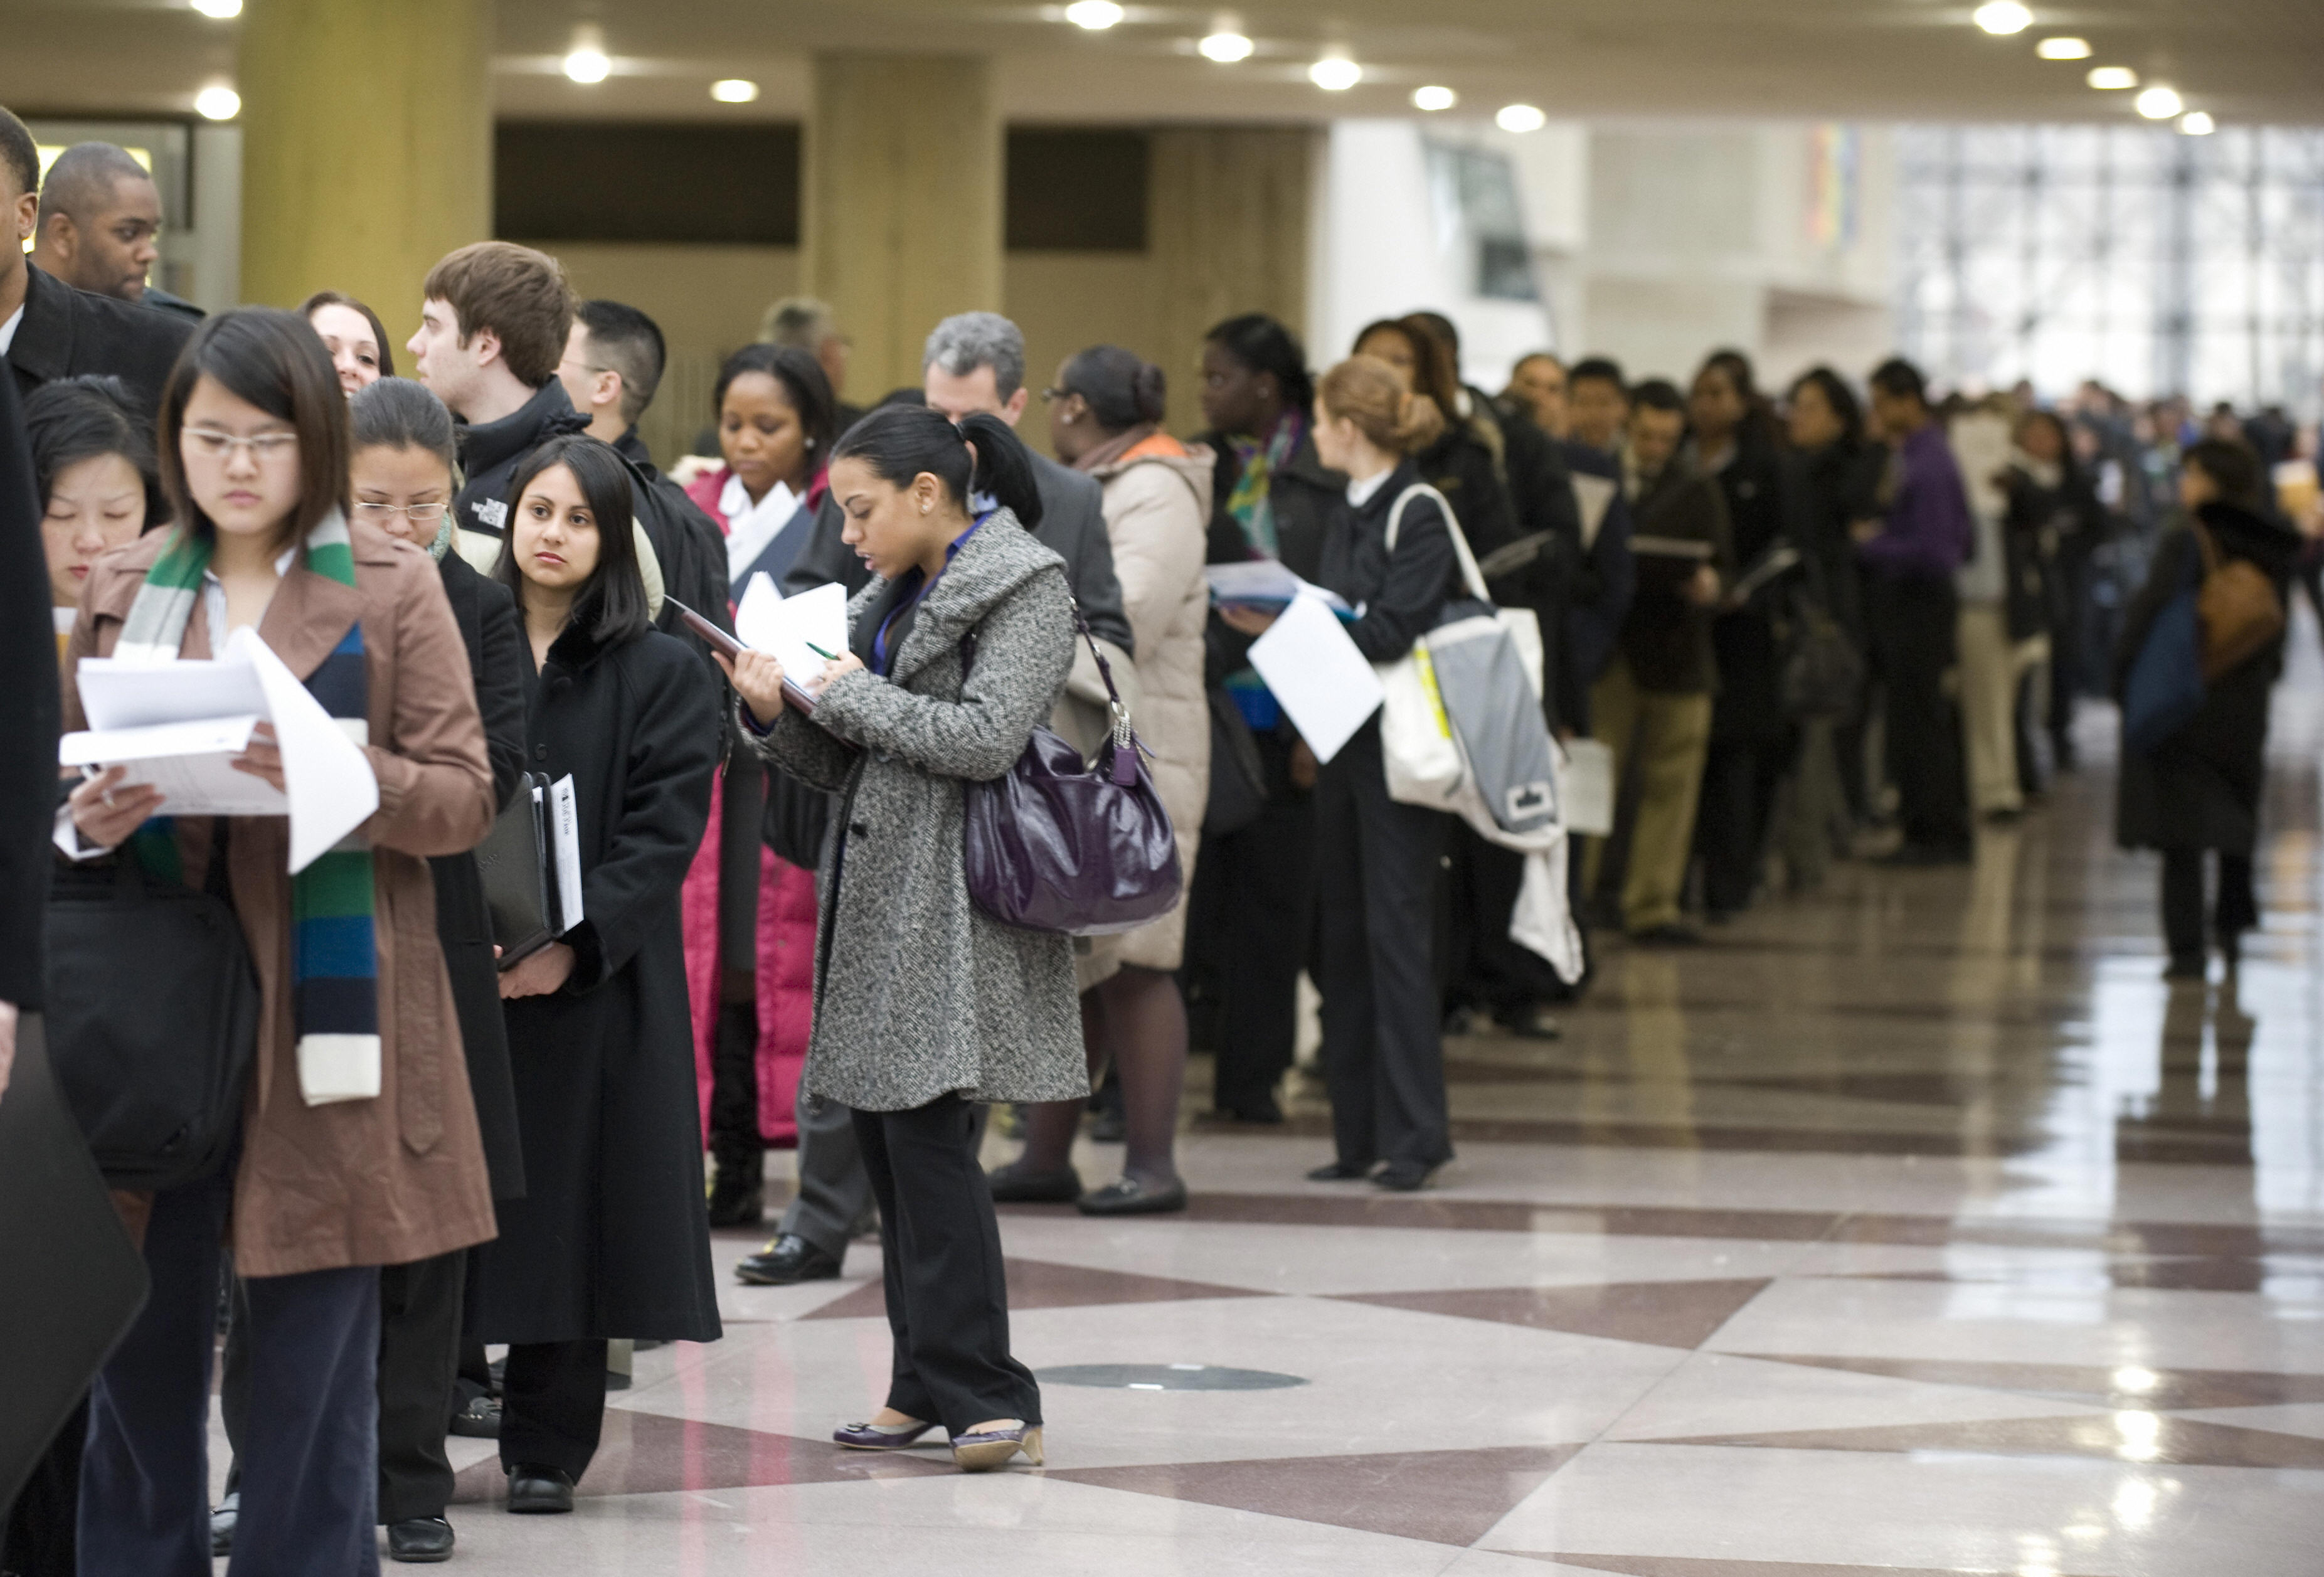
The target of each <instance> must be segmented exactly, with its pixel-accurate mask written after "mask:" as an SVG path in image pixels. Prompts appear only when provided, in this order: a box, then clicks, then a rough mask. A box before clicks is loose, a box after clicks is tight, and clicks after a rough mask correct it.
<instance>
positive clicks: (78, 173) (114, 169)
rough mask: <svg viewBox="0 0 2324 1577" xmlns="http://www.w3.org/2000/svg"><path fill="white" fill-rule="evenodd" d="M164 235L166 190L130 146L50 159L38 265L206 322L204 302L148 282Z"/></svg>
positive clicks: (70, 280)
mask: <svg viewBox="0 0 2324 1577" xmlns="http://www.w3.org/2000/svg"><path fill="white" fill-rule="evenodd" d="M160 243H161V189H160V188H159V187H157V186H155V185H154V184H153V178H152V176H151V175H148V174H147V173H146V172H145V167H144V166H143V165H142V164H140V163H138V162H137V161H136V160H135V159H134V158H133V157H131V155H130V152H129V150H127V149H126V148H119V147H115V145H114V144H113V143H74V144H73V145H72V146H71V147H69V148H68V149H66V150H65V151H64V152H61V153H60V154H58V155H57V159H56V162H55V163H53V164H51V165H50V166H49V177H48V179H47V180H44V181H42V183H41V217H40V230H39V234H38V237H37V239H36V241H35V242H34V244H33V246H32V263H33V266H34V267H36V268H39V269H41V270H42V272H46V273H50V274H53V275H54V276H55V277H56V278H58V279H60V280H62V281H65V283H67V284H69V285H70V286H72V287H73V288H74V289H75V290H79V291H89V292H91V293H92V294H95V295H99V296H112V297H114V298H115V299H116V300H123V301H131V302H134V303H136V304H138V305H140V306H144V307H151V308H152V309H154V310H155V311H157V312H167V313H169V314H171V315H172V316H174V317H178V318H184V319H185V320H186V321H187V322H189V323H199V322H200V321H201V320H202V309H200V308H199V307H197V306H195V305H194V304H193V303H192V302H191V301H188V300H181V299H180V298H179V297H176V296H173V295H171V294H170V292H169V291H165V290H162V289H161V287H160V286H158V285H152V284H148V283H147V282H146V280H145V274H146V271H147V270H149V269H151V268H152V266H153V264H154V262H155V261H156V260H157V259H158V258H160V256H161V244H160Z"/></svg>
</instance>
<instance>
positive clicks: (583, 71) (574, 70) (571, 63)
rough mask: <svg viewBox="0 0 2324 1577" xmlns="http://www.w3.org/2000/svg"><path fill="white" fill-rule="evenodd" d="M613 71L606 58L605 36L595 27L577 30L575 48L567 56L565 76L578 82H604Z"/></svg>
mask: <svg viewBox="0 0 2324 1577" xmlns="http://www.w3.org/2000/svg"><path fill="white" fill-rule="evenodd" d="M612 69H613V62H612V61H611V60H607V59H606V58H605V35H604V33H602V32H599V31H598V30H597V29H596V28H595V27H594V26H583V27H576V28H575V29H574V30H573V47H572V48H571V49H570V50H568V51H566V55H565V74H566V75H567V77H570V78H572V79H573V80H574V81H576V82H603V81H604V79H605V74H606V73H607V72H609V71H611V70H612Z"/></svg>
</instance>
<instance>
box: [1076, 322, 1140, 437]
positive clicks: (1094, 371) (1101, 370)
mask: <svg viewBox="0 0 2324 1577" xmlns="http://www.w3.org/2000/svg"><path fill="white" fill-rule="evenodd" d="M1058 382H1059V383H1060V384H1061V386H1062V388H1063V391H1064V392H1065V393H1067V394H1078V395H1080V396H1081V397H1082V399H1083V401H1085V402H1086V403H1087V404H1088V406H1089V408H1090V417H1091V420H1093V421H1095V422H1096V423H1097V425H1098V429H1099V430H1100V431H1102V432H1103V433H1104V434H1105V436H1106V437H1108V438H1112V437H1114V436H1115V435H1116V434H1119V433H1125V432H1128V431H1129V430H1130V429H1131V428H1133V427H1144V426H1147V425H1148V423H1151V422H1158V421H1160V420H1162V411H1163V401H1164V400H1165V398H1166V395H1167V383H1166V381H1165V379H1164V377H1163V374H1162V369H1161V368H1159V367H1157V366H1156V365H1155V364H1153V363H1152V362H1149V361H1148V360H1146V359H1145V358H1144V357H1142V356H1140V355H1138V354H1137V353H1136V352H1135V351H1127V350H1124V349H1122V348H1121V347H1120V346H1118V345H1094V346H1091V347H1090V348H1089V349H1087V350H1085V351H1084V352H1082V353H1081V354H1080V355H1077V356H1075V357H1074V359H1073V360H1071V361H1069V362H1067V363H1066V364H1065V375H1064V376H1063V377H1062V378H1060V379H1059V380H1058Z"/></svg>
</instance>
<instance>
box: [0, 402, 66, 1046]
mask: <svg viewBox="0 0 2324 1577" xmlns="http://www.w3.org/2000/svg"><path fill="white" fill-rule="evenodd" d="M54 629H55V626H54V625H53V624H51V622H49V568H48V560H47V558H46V557H45V555H44V554H43V553H42V548H41V501H40V499H39V497H38V496H36V495H35V494H34V493H33V492H32V452H31V449H30V447H28V446H27V445H26V443H25V441H24V419H23V411H22V410H20V409H19V407H18V405H17V402H16V390H15V386H14V383H11V382H10V381H9V380H8V379H6V378H0V1002H14V1003H16V1004H17V1005H18V1006H20V1007H22V1008H24V1009H25V1010H28V1011H29V1010H32V1009H36V1008H38V1007H39V1006H40V1005H41V1000H42V946H41V936H42V929H43V927H44V924H45V920H46V916H47V912H48V899H49V872H50V871H51V868H52V867H53V866H54V865H55V864H56V852H55V850H54V849H52V848H51V846H50V844H49V834H50V832H51V830H52V829H53V827H54V825H55V822H54V820H53V819H52V818H53V816H54V815H55V812H56V807H57V794H58V789H57V729H58V726H59V724H60V716H61V713H62V710H63V703H62V702H61V700H60V697H59V695H58V691H57V646H56V637H55V635H54V633H53V631H54Z"/></svg>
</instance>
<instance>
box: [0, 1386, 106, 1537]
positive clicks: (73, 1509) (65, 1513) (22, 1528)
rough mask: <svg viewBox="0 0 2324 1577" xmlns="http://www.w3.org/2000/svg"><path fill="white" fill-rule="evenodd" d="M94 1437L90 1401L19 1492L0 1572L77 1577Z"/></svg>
mask: <svg viewBox="0 0 2324 1577" xmlns="http://www.w3.org/2000/svg"><path fill="white" fill-rule="evenodd" d="M87 1439H88V1401H87V1400H86V1399H84V1400H83V1401H82V1402H81V1404H80V1406H77V1407H75V1408H74V1409H73V1410H72V1414H71V1416H69V1417H68V1418H67V1419H66V1420H65V1421H64V1425H63V1426H62V1427H60V1429H59V1430H58V1431H57V1437H56V1438H55V1439H54V1440H52V1441H51V1442H50V1443H49V1449H48V1452H46V1454H44V1455H43V1456H42V1458H41V1460H40V1461H39V1462H36V1463H34V1464H33V1467H32V1477H30V1478H28V1479H26V1480H24V1487H23V1489H19V1490H18V1491H16V1503H15V1505H14V1506H12V1507H10V1508H8V1517H7V1521H6V1523H5V1525H0V1572H7V1573H10V1577H73V1573H74V1571H75V1570H76V1568H77V1567H78V1564H79V1561H78V1555H77V1554H76V1549H75V1541H74V1538H73V1531H74V1525H75V1524H76V1523H77V1522H78V1520H79V1517H80V1453H81V1446H82V1444H83V1443H84V1442H85V1441H87Z"/></svg>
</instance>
